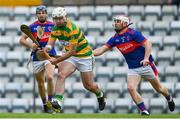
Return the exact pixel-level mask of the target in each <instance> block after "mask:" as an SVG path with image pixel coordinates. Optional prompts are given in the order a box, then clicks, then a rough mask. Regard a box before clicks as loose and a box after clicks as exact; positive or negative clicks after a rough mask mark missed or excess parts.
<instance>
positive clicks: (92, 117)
mask: <svg viewBox="0 0 180 119" xmlns="http://www.w3.org/2000/svg"><path fill="white" fill-rule="evenodd" d="M0 118H29V119H30V118H41V119H42V118H43V119H48V118H62V119H64V118H69V119H78V118H81V119H84V118H86V119H103V118H109V119H110V118H112V119H128V118H133V119H135V118H137V119H139V118H149V119H159V118H162V119H164V118H166V119H173V118H180V114H151V115H150V116H141V115H140V114H44V113H37V114H36V113H0Z"/></svg>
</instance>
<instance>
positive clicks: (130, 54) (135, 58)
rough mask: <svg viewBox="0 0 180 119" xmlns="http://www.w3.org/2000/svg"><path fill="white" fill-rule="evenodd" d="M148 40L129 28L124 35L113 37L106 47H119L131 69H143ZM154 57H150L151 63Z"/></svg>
mask: <svg viewBox="0 0 180 119" xmlns="http://www.w3.org/2000/svg"><path fill="white" fill-rule="evenodd" d="M146 40H147V39H146V38H145V37H144V36H143V35H142V34H141V33H140V32H139V31H136V30H133V29H131V28H128V29H127V31H126V32H124V33H123V34H115V35H114V36H113V37H111V38H110V39H109V40H108V42H107V43H106V46H107V47H109V48H112V47H117V48H118V49H119V51H120V52H121V53H122V54H123V56H124V57H125V60H126V62H127V64H128V67H129V68H130V69H133V68H138V67H141V66H142V64H140V61H142V60H143V59H144V55H145V48H144V45H143V44H144V42H145V41H146ZM153 60H154V59H153V57H152V55H150V57H149V61H150V62H153Z"/></svg>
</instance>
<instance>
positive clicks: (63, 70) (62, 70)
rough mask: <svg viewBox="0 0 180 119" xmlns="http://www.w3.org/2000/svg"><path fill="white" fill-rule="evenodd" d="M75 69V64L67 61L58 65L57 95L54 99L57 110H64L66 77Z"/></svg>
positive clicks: (55, 109) (54, 107) (53, 104)
mask: <svg viewBox="0 0 180 119" xmlns="http://www.w3.org/2000/svg"><path fill="white" fill-rule="evenodd" d="M75 70H76V67H75V65H74V64H72V63H70V62H67V61H63V62H61V63H60V64H59V66H58V71H59V72H58V80H57V81H56V85H55V96H54V100H53V101H52V108H53V109H54V111H56V112H59V111H60V110H62V102H63V99H64V97H63V94H64V88H65V79H66V78H67V77H68V76H70V75H71V74H72V73H73V72H74V71H75Z"/></svg>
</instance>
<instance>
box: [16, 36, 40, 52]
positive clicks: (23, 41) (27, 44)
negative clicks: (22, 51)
mask: <svg viewBox="0 0 180 119" xmlns="http://www.w3.org/2000/svg"><path fill="white" fill-rule="evenodd" d="M27 38H28V36H27V35H26V34H24V33H23V34H22V36H21V37H20V40H19V43H20V44H21V45H23V46H25V47H27V48H31V49H33V50H35V49H36V48H37V45H36V44H34V43H30V42H28V40H27Z"/></svg>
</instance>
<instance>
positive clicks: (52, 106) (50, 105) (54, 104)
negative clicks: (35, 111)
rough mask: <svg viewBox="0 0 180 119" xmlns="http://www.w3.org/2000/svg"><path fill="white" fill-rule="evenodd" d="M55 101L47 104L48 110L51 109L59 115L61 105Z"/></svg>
mask: <svg viewBox="0 0 180 119" xmlns="http://www.w3.org/2000/svg"><path fill="white" fill-rule="evenodd" d="M60 103H61V102H60V101H58V100H57V99H53V100H52V101H51V102H48V103H47V106H48V108H50V109H52V110H53V111H54V112H56V113H59V112H61V111H62V104H60Z"/></svg>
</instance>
